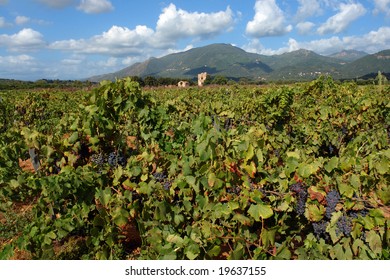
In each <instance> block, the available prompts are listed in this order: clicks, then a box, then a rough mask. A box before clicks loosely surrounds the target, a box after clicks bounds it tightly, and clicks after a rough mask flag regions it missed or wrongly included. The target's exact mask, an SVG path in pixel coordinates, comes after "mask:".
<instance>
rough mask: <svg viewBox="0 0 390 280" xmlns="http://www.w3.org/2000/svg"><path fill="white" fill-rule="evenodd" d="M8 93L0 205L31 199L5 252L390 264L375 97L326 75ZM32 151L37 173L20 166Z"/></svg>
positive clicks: (379, 107) (385, 144)
mask: <svg viewBox="0 0 390 280" xmlns="http://www.w3.org/2000/svg"><path fill="white" fill-rule="evenodd" d="M56 95H57V96H58V97H57V98H55V96H56ZM42 97H44V98H42ZM3 100H6V103H4V102H3V103H0V105H1V104H2V105H1V106H3V107H2V108H5V110H4V111H6V112H9V113H7V114H6V117H5V118H7V119H8V120H10V121H11V123H14V124H15V125H14V126H9V125H6V126H4V129H3V130H4V131H3V132H2V133H1V134H0V175H1V176H0V200H1V202H2V205H4V206H3V209H1V210H2V211H4V213H7V215H8V216H9V217H11V216H12V203H14V202H16V201H21V202H26V201H31V200H33V201H34V204H33V205H34V206H33V209H32V213H31V217H30V216H29V223H28V225H26V226H25V229H24V230H23V231H22V232H20V231H21V230H20V227H17V229H18V230H17V231H15V230H14V232H15V235H18V236H19V238H18V239H15V240H14V241H13V242H8V243H7V244H5V245H4V246H1V247H0V248H1V250H2V253H1V254H0V257H1V258H10V257H12V252H13V250H14V249H15V248H19V249H22V250H27V251H28V252H29V253H30V254H31V256H32V258H34V259H126V258H128V257H130V256H134V252H133V250H134V248H137V247H139V248H140V253H139V255H138V256H137V258H139V259H386V258H388V257H389V247H388V245H389V242H390V239H389V236H390V233H389V201H390V198H389V192H390V190H389V185H390V184H389V181H390V177H389V174H390V169H389V166H390V164H389V163H390V149H389V143H390V140H389V128H390V119H389V116H390V112H389V109H390V106H389V104H390V103H389V102H390V101H389V92H387V91H386V90H385V89H383V90H380V91H378V90H377V88H375V87H374V86H369V87H358V86H356V85H355V84H352V83H344V84H340V85H337V84H336V83H334V82H333V80H331V79H329V78H326V77H321V78H320V79H318V80H316V81H314V82H312V83H308V84H302V85H294V86H289V87H286V86H282V87H276V86H270V87H267V88H262V87H242V86H238V85H234V86H231V87H228V86H226V87H220V88H212V87H206V88H202V89H193V88H189V89H180V90H178V89H171V90H163V91H162V90H158V91H150V92H143V91H141V89H140V87H139V85H138V84H137V83H136V82H134V81H132V79H130V78H129V79H124V80H118V81H116V82H103V83H101V85H100V86H99V87H98V88H96V89H95V90H93V91H92V92H85V93H77V94H75V95H68V96H66V100H67V101H66V102H65V96H64V95H61V93H48V92H46V93H45V95H43V96H40V95H39V94H38V93H26V94H25V95H20V96H18V95H15V96H7V98H6V99H5V98H4V99H3ZM26 100H28V101H29V102H30V103H31V106H30V107H31V108H34V110H35V111H36V112H35V115H34V112H33V111H28V106H26V103H27V101H26ZM76 100H77V101H79V102H77V103H78V104H77V106H76V105H75V103H74V101H76ZM64 105H65V106H69V111H67V112H64V113H63V115H61V116H60V115H57V114H59V111H60V109H59V108H60V107H61V106H64ZM14 108H24V109H26V114H29V116H31V120H32V121H31V122H30V123H29V124H26V120H27V118H23V116H22V115H21V114H16V113H12V112H15V110H14ZM19 110H20V109H19ZM16 111H17V110H16ZM40 114H48V115H50V116H51V117H50V118H51V119H47V118H42V119H41V118H40V117H39V116H40ZM7 124H8V121H7ZM29 149H34V152H35V153H37V155H38V158H39V162H40V167H39V169H38V170H37V171H28V170H26V169H24V168H22V167H21V166H20V160H23V161H25V160H28V159H29V153H28V151H29ZM119 158H121V159H119ZM330 193H331V194H336V195H335V197H337V198H336V199H337V201H336V202H335V205H334V207H332V206H331V203H332V202H331V201H330V197H331V195H329V196H328V194H330ZM6 202H7V203H6ZM298 207H302V210H303V211H298V210H297V209H298ZM16 225H17V224H16ZM2 227H3V228H4V227H6V228H9V229H14V227H13V226H12V225H11V224H10V223H8V224H5V225H2ZM1 237H2V238H3V239H2V240H9V239H11V238H12V237H11V236H9V235H5V234H4V233H2V236H1Z"/></svg>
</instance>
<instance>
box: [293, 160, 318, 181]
mask: <svg viewBox="0 0 390 280" xmlns="http://www.w3.org/2000/svg"><path fill="white" fill-rule="evenodd" d="M319 168H320V163H318V162H313V163H310V164H307V163H301V164H299V167H298V174H299V175H300V176H302V177H303V178H308V177H309V176H310V175H312V174H314V173H316V172H317V171H318V169H319Z"/></svg>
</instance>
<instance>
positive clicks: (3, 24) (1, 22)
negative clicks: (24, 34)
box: [0, 17, 9, 28]
mask: <svg viewBox="0 0 390 280" xmlns="http://www.w3.org/2000/svg"><path fill="white" fill-rule="evenodd" d="M7 26H9V23H8V22H7V21H6V20H5V18H4V17H0V28H4V27H7Z"/></svg>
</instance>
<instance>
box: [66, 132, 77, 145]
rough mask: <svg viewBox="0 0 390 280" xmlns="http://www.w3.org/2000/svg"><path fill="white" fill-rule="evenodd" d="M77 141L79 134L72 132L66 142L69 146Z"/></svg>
mask: <svg viewBox="0 0 390 280" xmlns="http://www.w3.org/2000/svg"><path fill="white" fill-rule="evenodd" d="M77 139H79V133H78V132H77V131H76V132H73V133H72V135H71V136H70V137H69V139H68V142H69V144H74V143H76V141H77Z"/></svg>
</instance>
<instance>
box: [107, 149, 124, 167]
mask: <svg viewBox="0 0 390 280" xmlns="http://www.w3.org/2000/svg"><path fill="white" fill-rule="evenodd" d="M107 162H108V164H109V165H110V166H111V167H117V166H118V165H121V166H125V165H126V162H127V160H126V158H125V157H124V156H122V155H121V154H120V153H115V152H111V153H109V155H108V157H107Z"/></svg>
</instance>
